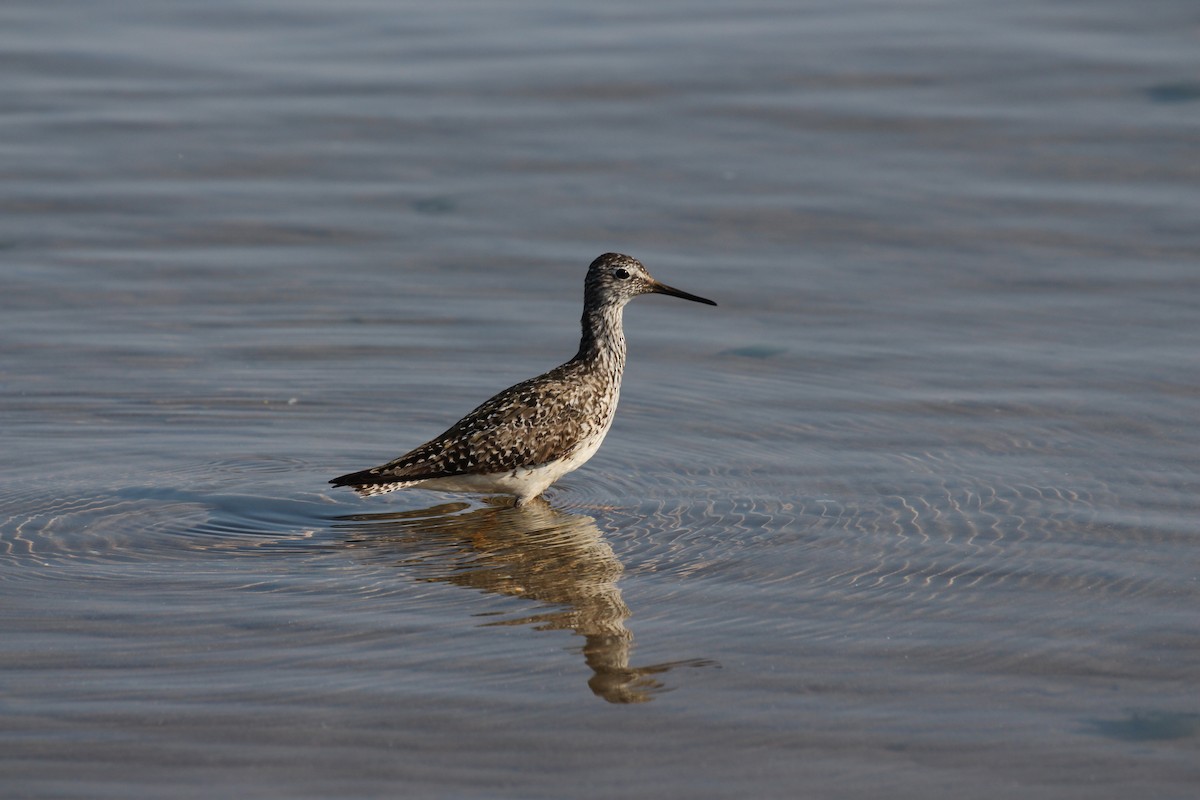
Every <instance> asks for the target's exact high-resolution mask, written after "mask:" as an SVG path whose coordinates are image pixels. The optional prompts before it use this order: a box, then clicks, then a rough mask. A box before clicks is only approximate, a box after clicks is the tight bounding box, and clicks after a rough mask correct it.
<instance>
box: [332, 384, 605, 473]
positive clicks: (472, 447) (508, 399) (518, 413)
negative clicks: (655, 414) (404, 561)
mask: <svg viewBox="0 0 1200 800" xmlns="http://www.w3.org/2000/svg"><path fill="white" fill-rule="evenodd" d="M559 369H562V368H559ZM558 371H559V370H554V371H551V372H549V373H546V374H545V375H542V376H539V377H537V378H534V379H532V380H529V381H525V382H524V383H518V384H517V385H516V386H513V387H511V388H509V389H506V390H504V391H503V392H501V393H500V394H498V395H496V396H495V397H493V398H491V399H490V400H488V401H487V402H485V403H483V404H482V405H480V406H479V407H478V408H476V409H475V410H474V411H472V412H471V413H470V414H467V416H465V417H463V418H462V419H461V420H459V421H458V422H457V423H455V424H454V426H453V427H451V428H450V429H449V430H447V431H446V432H445V433H443V434H442V435H441V436H438V437H436V438H434V439H431V440H430V441H428V442H426V443H425V444H423V445H421V446H420V447H417V448H415V449H413V450H411V451H409V452H408V453H405V454H404V455H402V456H400V457H399V458H397V459H394V460H392V461H389V462H388V463H386V464H383V465H380V466H378V467H373V468H371V469H366V470H362V471H361V472H355V473H352V474H350V475H343V476H342V477H341V478H336V479H335V481H336V482H337V484H338V485H341V486H344V485H347V484H350V485H364V484H373V483H380V484H381V483H391V482H397V481H421V480H428V479H430V478H446V477H451V476H454V475H462V474H465V473H472V472H504V471H506V470H510V469H516V468H518V467H524V466H533V465H537V464H545V463H547V462H550V461H555V460H557V459H559V458H563V457H565V456H566V455H568V454H570V452H571V451H572V450H574V449H575V447H576V445H578V444H579V442H580V441H581V440H582V439H583V438H584V437H586V436H587V435H588V434H589V433H590V432H591V429H592V428H593V427H595V425H594V423H593V421H592V420H590V419H589V418H587V415H585V414H584V413H583V411H581V410H580V409H581V408H585V407H587V406H586V405H585V403H584V401H585V400H587V399H588V398H585V397H584V396H583V394H584V392H586V390H581V389H580V388H579V383H578V382H577V381H570V380H566V379H564V377H563V376H557V375H556V373H557V372H558Z"/></svg>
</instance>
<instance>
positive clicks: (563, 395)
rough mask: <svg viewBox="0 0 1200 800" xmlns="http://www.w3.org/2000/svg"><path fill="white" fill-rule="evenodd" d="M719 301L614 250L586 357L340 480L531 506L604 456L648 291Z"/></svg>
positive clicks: (597, 289) (594, 303)
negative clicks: (636, 310)
mask: <svg viewBox="0 0 1200 800" xmlns="http://www.w3.org/2000/svg"><path fill="white" fill-rule="evenodd" d="M651 293H654V294H667V295H671V296H672V297H682V298H683V299H684V300H692V301H694V302H697V303H707V304H708V305H710V306H715V305H716V303H714V302H713V301H712V300H707V299H705V298H703V297H697V296H696V295H694V294H688V293H687V292H684V291H680V290H679V289H674V288H672V287H670V286H667V285H665V284H662V283H659V282H658V281H657V280H655V279H654V278H653V277H652V276H651V275H650V273H649V272H648V271H647V270H646V268H645V267H644V266H642V264H641V262H640V261H638V260H637V259H635V258H630V257H629V256H626V255H621V254H620V253H605V254H604V255H602V256H600V257H599V258H597V259H596V260H595V261H593V262H592V264H591V266H590V267H588V272H587V277H586V278H585V279H584V283H583V336H582V337H581V338H580V341H579V352H577V353H576V354H575V357H574V358H572V359H571V360H570V361H568V362H566V363H565V364H562V365H561V366H558V367H555V368H554V369H552V370H550V371H549V372H547V373H545V374H543V375H539V376H537V377H536V378H531V379H529V380H527V381H523V382H521V383H518V384H517V385H515V386H510V387H509V388H507V389H505V390H504V391H502V392H500V394H498V395H496V396H495V397H493V398H492V399H490V400H488V401H487V402H485V403H483V404H482V405H480V406H479V407H478V408H476V409H475V410H474V411H472V412H471V413H470V414H467V415H466V416H465V417H463V418H462V419H460V420H459V421H458V422H456V423H454V425H452V426H451V427H450V429H449V430H447V431H446V432H445V433H443V434H442V435H441V436H438V437H436V438H434V439H431V440H429V441H428V442H426V443H425V444H423V445H421V446H420V447H417V448H416V449H414V450H411V451H409V452H408V453H405V454H404V455H402V456H400V457H399V458H396V459H393V460H392V461H389V462H387V463H386V464H381V465H379V466H378V467H371V468H370V469H364V470H361V471H359V472H351V473H349V474H347V475H342V476H340V477H337V478H334V479H333V480H331V481H330V483H332V484H333V485H334V486H349V487H351V488H352V489H354V491H356V492H358V493H359V494H360V495H362V496H363V497H369V496H371V495H377V494H385V493H387V492H392V491H395V490H397V489H405V488H408V487H411V486H421V487H423V488H427V489H435V490H440V491H449V492H477V493H483V494H508V495H514V496H515V497H516V504H517V505H524V504H525V503H528V502H529V501H530V500H532V499H533V498H535V497H537V496H538V495H540V494H541V493H542V492H544V491H545V490H546V488H547V487H549V486H550V484H552V483H554V482H555V481H556V480H558V479H559V478H561V477H562V476H563V475H566V474H567V473H568V472H571V471H572V470H576V469H578V468H579V467H581V466H583V464H584V463H585V462H586V461H587V460H588V459H589V458H591V457H592V456H593V455H595V453H596V451H597V450H598V449H599V448H600V443H601V442H603V441H604V436H605V434H607V433H608V429H609V428H610V427H611V426H612V421H613V416H614V415H615V414H616V411H617V398H618V397H619V395H620V393H621V375H622V373H623V372H624V370H625V332H624V330H622V327H621V312H622V311H623V310H624V308H625V304H626V303H628V302H629V301H630V300H632V299H633V298H635V297H637V296H638V295H642V294H651Z"/></svg>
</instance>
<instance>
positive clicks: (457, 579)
mask: <svg viewBox="0 0 1200 800" xmlns="http://www.w3.org/2000/svg"><path fill="white" fill-rule="evenodd" d="M339 520H340V521H341V523H342V524H341V525H340V526H339V527H343V528H348V529H350V530H351V531H352V532H353V533H352V536H351V537H350V538H348V539H347V545H349V546H351V547H354V548H358V549H362V550H368V551H369V552H370V554H371V556H372V557H377V556H382V557H385V558H387V559H388V560H389V561H390V562H392V563H396V564H397V565H400V566H404V567H407V568H409V569H412V570H414V571H415V572H417V574H418V576H419V579H421V580H429V581H439V582H444V583H453V584H457V585H459V586H466V587H470V588H473V589H478V590H481V591H485V592H492V593H495V594H502V595H510V596H514V597H524V598H528V599H530V600H535V601H539V602H540V603H543V604H547V605H548V606H558V607H559V608H546V609H545V610H542V611H539V612H537V613H534V614H529V615H526V616H522V617H520V618H518V619H506V620H504V621H501V622H492V623H488V624H489V625H529V624H532V625H534V626H535V628H536V629H537V630H571V631H574V632H575V633H577V634H578V635H580V636H582V637H584V645H583V648H582V652H583V657H584V661H585V662H586V663H587V665H588V667H590V668H591V670H592V676H591V678H589V679H588V686H589V687H590V688H591V690H592V692H594V693H595V694H596V695H597V696H598V697H602V698H604V699H605V700H607V701H608V702H610V703H644V702H647V701H649V700H651V699H652V696H653V694H654V693H655V692H658V691H662V690H663V689H664V685H663V684H662V682H661V681H660V680H658V678H656V677H655V676H656V675H660V674H662V673H665V672H667V671H668V670H671V669H673V668H675V667H680V666H704V665H707V664H709V663H710V662H707V661H703V660H698V659H697V660H690V661H673V662H668V663H663V664H653V665H649V666H641V667H635V666H631V665H630V663H629V659H630V654H631V652H632V650H633V634H632V633H631V632H630V630H629V629H628V628H626V627H625V620H626V619H627V618H628V617H629V614H630V612H629V607H628V606H626V605H625V601H624V600H622V599H621V591H620V589H618V588H617V579H618V578H619V577H620V576H621V573H622V572H623V571H624V568H623V567H622V565H621V562H620V561H619V560H618V559H617V557H616V555H615V554H614V553H613V551H612V548H611V547H609V545H608V543H607V542H605V541H604V538H603V536H602V534H601V532H600V529H599V528H598V527H596V522H595V520H593V519H592V518H591V517H586V516H583V515H581V514H568V513H565V512H562V511H558V510H556V509H554V508H552V507H551V506H550V504H549V503H547V502H545V501H544V500H535V501H534V502H531V503H529V504H527V505H524V506H512V505H499V504H495V505H487V506H485V507H483V508H472V507H471V506H470V505H469V504H468V503H447V504H445V505H440V506H435V507H433V508H429V509H424V510H420V511H402V512H396V513H382V514H355V515H352V516H347V517H341V518H339Z"/></svg>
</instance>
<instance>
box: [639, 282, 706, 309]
mask: <svg viewBox="0 0 1200 800" xmlns="http://www.w3.org/2000/svg"><path fill="white" fill-rule="evenodd" d="M654 293H655V294H669V295H671V296H672V297H682V298H683V299H684V300H691V301H692V302H693V303H704V304H705V305H710V306H715V305H716V303H714V302H713V301H712V300H709V299H708V298H707V297H697V296H696V295H694V294H688V293H687V292H685V291H683V290H682V289H676V288H675V287H673V286H667V285H666V284H665V283H659V282H658V281H655V282H654Z"/></svg>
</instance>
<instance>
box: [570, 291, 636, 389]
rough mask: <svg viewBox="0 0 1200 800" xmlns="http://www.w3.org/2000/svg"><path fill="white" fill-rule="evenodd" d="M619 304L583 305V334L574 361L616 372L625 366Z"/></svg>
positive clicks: (621, 307)
mask: <svg viewBox="0 0 1200 800" xmlns="http://www.w3.org/2000/svg"><path fill="white" fill-rule="evenodd" d="M622 309H623V306H622V305H615V304H614V305H607V306H600V307H598V308H585V309H584V311H583V322H582V325H583V336H582V337H581V338H580V340H579V352H578V353H576V354H575V358H574V360H575V361H582V362H584V363H585V364H588V365H589V366H594V367H601V368H604V369H608V370H611V371H613V372H615V374H616V375H617V376H618V378H619V376H620V374H621V372H622V370H624V369H625V331H624V330H623V329H622V327H621V311H622Z"/></svg>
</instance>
